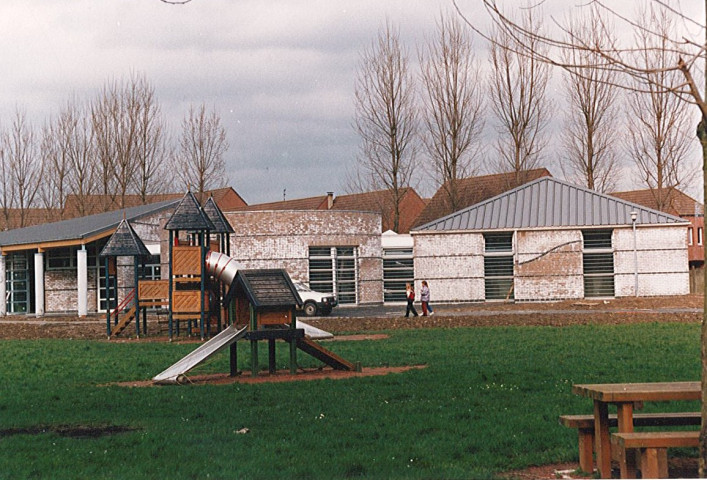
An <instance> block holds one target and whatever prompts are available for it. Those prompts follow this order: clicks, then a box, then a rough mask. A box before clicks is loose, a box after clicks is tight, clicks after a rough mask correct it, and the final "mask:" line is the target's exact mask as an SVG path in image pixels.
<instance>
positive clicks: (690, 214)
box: [611, 188, 705, 268]
mask: <svg viewBox="0 0 707 480" xmlns="http://www.w3.org/2000/svg"><path fill="white" fill-rule="evenodd" d="M611 195H612V196H614V197H618V198H621V199H623V200H627V201H629V202H633V203H637V204H639V205H643V206H644V207H648V208H652V209H654V210H660V211H661V212H665V213H669V214H671V215H675V216H677V217H680V218H682V219H684V220H687V221H689V222H690V225H689V226H688V227H687V232H686V234H687V255H688V261H689V262H690V267H692V268H696V267H701V266H703V265H704V263H705V245H704V230H705V207H704V205H702V204H701V203H700V202H698V201H697V200H695V199H694V198H692V197H690V196H689V195H687V194H685V193H683V192H681V191H680V190H677V189H674V188H673V189H665V191H664V193H663V198H662V199H660V198H659V197H660V195H659V194H658V192H657V191H656V190H650V189H648V190H633V191H630V192H616V193H612V194H611Z"/></svg>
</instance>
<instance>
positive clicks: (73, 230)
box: [0, 200, 177, 247]
mask: <svg viewBox="0 0 707 480" xmlns="http://www.w3.org/2000/svg"><path fill="white" fill-rule="evenodd" d="M176 204H177V200H167V201H164V202H158V203H152V204H149V205H140V206H138V207H132V208H127V209H125V210H114V211H111V212H105V213H99V214H96V215H89V216H86V217H78V218H72V219H70V220H62V221H60V222H52V223H44V224H42V225H35V226H32V227H25V228H17V229H14V230H7V231H4V232H0V247H9V246H21V245H34V244H48V243H53V242H70V241H73V240H75V241H77V243H78V242H79V241H81V240H83V239H86V238H91V237H95V236H96V235H101V234H103V233H106V234H107V233H109V232H111V231H113V230H114V229H115V228H116V227H117V226H118V225H119V224H120V221H121V220H122V219H123V218H126V219H127V220H130V221H134V220H137V219H139V218H141V217H145V216H147V215H152V214H154V213H158V212H160V211H162V210H166V209H168V208H171V207H174V206H175V205H176Z"/></svg>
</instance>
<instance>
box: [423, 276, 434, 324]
mask: <svg viewBox="0 0 707 480" xmlns="http://www.w3.org/2000/svg"><path fill="white" fill-rule="evenodd" d="M420 302H421V303H422V316H423V317H426V316H427V312H430V315H434V313H435V312H434V311H433V310H432V307H431V306H430V286H429V285H427V280H423V281H422V287H421V288H420Z"/></svg>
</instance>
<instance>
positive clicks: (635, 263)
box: [631, 210, 638, 297]
mask: <svg viewBox="0 0 707 480" xmlns="http://www.w3.org/2000/svg"><path fill="white" fill-rule="evenodd" d="M637 218H638V212H637V211H636V210H631V223H632V224H633V294H634V295H635V296H636V297H637V296H638V253H637V251H636V219H637Z"/></svg>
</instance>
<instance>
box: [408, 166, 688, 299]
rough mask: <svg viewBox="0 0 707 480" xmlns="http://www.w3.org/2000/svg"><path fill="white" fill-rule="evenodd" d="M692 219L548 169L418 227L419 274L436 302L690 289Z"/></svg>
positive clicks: (669, 292)
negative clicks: (688, 232) (687, 236)
mask: <svg viewBox="0 0 707 480" xmlns="http://www.w3.org/2000/svg"><path fill="white" fill-rule="evenodd" d="M632 213H635V215H636V220H635V237H634V222H633V220H632ZM688 225H689V223H688V222H687V221H685V220H682V219H680V218H678V217H676V216H673V215H669V214H666V213H663V212H659V211H656V210H652V209H649V208H646V207H643V206H641V205H638V204H635V203H630V202H627V201H624V200H620V199H618V198H613V197H610V196H607V195H602V194H599V193H597V192H594V191H592V190H588V189H586V188H582V187H578V186H575V185H571V184H569V183H566V182H562V181H559V180H555V179H553V178H551V177H543V178H539V179H537V180H535V181H532V182H530V183H527V184H525V185H522V186H520V187H518V188H515V189H513V190H510V191H508V192H506V193H503V194H501V195H498V196H496V197H493V198H491V199H489V200H487V201H484V202H481V203H479V204H476V205H473V206H471V207H468V208H466V209H463V210H460V211H458V212H455V213H453V214H451V215H448V216H446V217H443V218H440V219H438V220H436V221H433V222H430V223H427V224H425V225H423V226H421V227H418V228H416V229H413V231H412V232H411V234H412V236H413V239H414V267H415V278H416V279H417V280H418V281H420V280H423V279H426V280H428V281H429V282H430V286H431V288H432V289H433V292H434V299H435V301H438V302H456V301H487V300H511V299H514V300H516V301H539V300H557V299H571V298H584V297H623V296H633V295H639V296H651V295H684V294H687V293H689V275H688V265H687V243H686V239H685V229H686V228H687V226H688ZM634 238H635V242H634Z"/></svg>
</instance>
